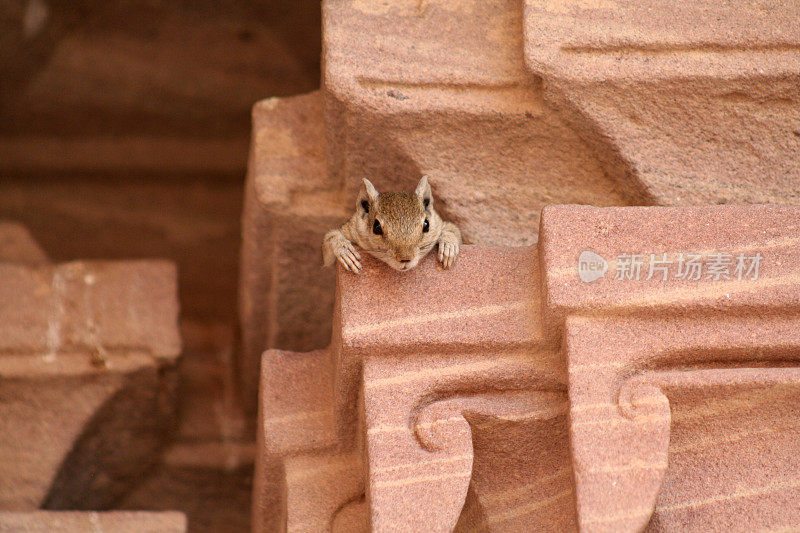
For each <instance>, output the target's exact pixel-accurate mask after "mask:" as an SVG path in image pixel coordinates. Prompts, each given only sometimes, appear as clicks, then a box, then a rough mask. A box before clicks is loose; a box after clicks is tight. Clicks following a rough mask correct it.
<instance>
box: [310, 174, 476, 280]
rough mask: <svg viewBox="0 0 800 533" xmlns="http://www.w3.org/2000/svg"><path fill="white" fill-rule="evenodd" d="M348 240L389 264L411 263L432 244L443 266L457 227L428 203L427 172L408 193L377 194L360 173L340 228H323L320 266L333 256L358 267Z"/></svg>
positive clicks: (457, 240)
mask: <svg viewBox="0 0 800 533" xmlns="http://www.w3.org/2000/svg"><path fill="white" fill-rule="evenodd" d="M354 244H356V245H358V247H359V248H361V249H362V250H364V251H366V252H367V253H370V254H372V255H373V256H374V257H377V258H378V259H380V260H381V261H383V262H384V263H386V264H387V265H389V266H390V267H392V268H394V269H395V270H410V269H412V268H414V267H415V266H417V263H419V261H420V259H422V258H423V257H425V255H426V254H427V253H428V252H430V251H431V250H432V249H433V247H434V246H436V245H437V244H438V245H439V261H440V262H441V263H442V266H444V268H450V267H451V266H453V265H454V264H455V261H456V256H457V255H458V252H459V247H460V246H461V231H460V230H459V229H458V227H456V225H455V224H453V223H451V222H445V221H443V220H442V218H441V217H440V216H439V214H438V213H437V212H436V210H435V209H434V208H433V195H432V193H431V187H430V185H428V177H427V176H423V177H422V179H421V180H419V184H418V185H417V188H416V189H415V190H414V192H413V193H406V192H390V193H383V194H379V193H378V191H377V190H375V187H374V186H373V185H372V183H370V181H369V180H368V179H366V178H364V184H363V185H362V186H361V190H360V191H359V193H358V200H357V201H356V212H355V213H354V214H353V216H352V217H350V220H348V221H347V222H346V223H345V224H344V225H343V226H342V227H341V228H339V229H332V230H331V231H329V232H328V233H326V234H325V238H324V239H323V241H322V258H323V262H324V264H325V266H331V265H332V264H333V263H334V262H335V261H336V260H337V259H338V260H339V262H340V263H341V264H342V266H343V267H344V268H346V269H347V270H350V271H351V272H355V273H356V274H358V273H359V272H361V254H359V252H358V250H357V249H356V247H355V246H354Z"/></svg>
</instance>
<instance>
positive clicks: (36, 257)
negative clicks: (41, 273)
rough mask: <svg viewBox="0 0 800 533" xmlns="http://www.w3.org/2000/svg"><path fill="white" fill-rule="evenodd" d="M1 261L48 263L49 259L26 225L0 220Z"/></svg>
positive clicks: (29, 263)
mask: <svg viewBox="0 0 800 533" xmlns="http://www.w3.org/2000/svg"><path fill="white" fill-rule="evenodd" d="M0 262H3V263H17V264H27V265H46V264H47V263H48V262H49V261H48V259H47V254H45V253H44V250H42V247H41V246H39V243H38V242H36V240H34V238H33V236H31V234H30V232H29V231H28V229H27V228H26V227H25V226H23V225H21V224H17V223H16V222H3V221H0Z"/></svg>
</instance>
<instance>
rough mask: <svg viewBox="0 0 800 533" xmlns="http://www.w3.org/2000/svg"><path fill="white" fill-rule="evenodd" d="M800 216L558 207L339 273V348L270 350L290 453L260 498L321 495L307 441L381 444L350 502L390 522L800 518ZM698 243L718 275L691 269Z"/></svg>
mask: <svg viewBox="0 0 800 533" xmlns="http://www.w3.org/2000/svg"><path fill="white" fill-rule="evenodd" d="M798 220H800V209H798V208H794V207H779V206H750V207H743V206H738V207H733V206H716V207H706V208H605V209H602V208H590V207H584V206H563V207H553V208H548V209H546V210H545V211H544V213H543V217H542V226H541V230H540V235H541V240H540V242H539V245H538V247H535V248H533V247H530V248H525V247H521V248H488V247H471V246H467V247H465V248H464V251H463V256H462V257H460V261H459V263H458V264H457V266H456V267H455V269H454V270H451V271H444V270H442V269H441V268H440V267H438V266H437V265H436V263H435V260H434V258H432V257H430V258H427V259H426V260H425V261H423V262H422V264H421V265H420V267H419V268H418V269H415V270H413V271H410V272H406V273H398V272H395V271H390V270H389V269H386V268H383V266H382V265H380V264H378V263H377V262H376V261H372V260H368V261H367V265H366V266H367V268H366V269H365V271H364V272H363V274H362V275H360V276H355V275H351V274H349V273H345V272H340V275H339V277H338V291H339V292H338V299H337V305H336V309H337V313H336V316H335V318H334V324H335V326H334V332H335V334H334V337H333V342H332V345H331V347H330V348H329V349H328V350H321V351H317V352H312V353H309V354H291V353H287V352H281V353H276V352H274V351H272V352H267V353H266V354H265V359H264V361H265V363H264V367H263V376H264V382H263V388H262V409H263V410H264V412H268V413H269V416H264V415H263V414H262V433H261V434H260V437H261V438H262V439H263V442H262V444H261V445H260V448H261V449H260V451H259V463H260V464H262V465H264V464H268V463H269V462H272V463H274V464H278V465H279V468H278V469H277V471H274V472H275V474H274V477H273V481H274V482H275V483H276V484H274V485H273V486H272V487H271V488H270V487H268V486H267V484H266V483H264V482H262V485H261V492H259V493H257V494H256V498H259V499H260V500H261V501H262V502H263V501H267V498H266V497H267V496H268V495H269V494H274V493H275V492H277V493H278V494H279V496H278V497H277V498H276V499H277V500H279V501H281V505H282V506H283V508H284V509H303V508H304V506H306V505H308V501H316V500H308V498H309V497H311V496H308V495H304V492H303V491H294V492H292V491H290V490H288V489H284V488H281V486H282V485H283V486H284V487H288V483H289V482H290V480H291V479H293V478H292V477H291V476H290V475H289V472H290V468H289V467H288V466H287V465H294V464H297V460H296V459H294V457H306V456H309V457H307V458H305V459H302V461H304V462H303V463H302V464H313V465H314V468H313V470H307V471H316V472H319V474H318V475H319V476H321V477H319V478H317V479H320V480H324V479H325V477H324V476H325V475H326V474H323V472H326V471H328V470H330V469H336V468H339V469H342V470H341V471H342V474H341V475H342V476H344V475H345V473H344V472H347V474H346V475H347V476H351V477H348V478H347V479H350V480H351V481H352V480H353V479H355V478H357V477H358V476H359V474H358V470H357V469H354V468H353V467H352V466H348V467H346V468H345V467H344V466H339V467H337V466H336V465H347V464H350V465H352V463H348V462H347V461H346V460H345V459H344V458H345V457H350V458H353V457H360V458H361V461H362V462H363V465H364V470H363V473H362V474H361V475H362V476H363V477H362V480H363V489H364V490H365V499H364V501H363V502H362V501H361V500H360V499H358V498H357V497H354V496H353V493H354V492H357V491H358V484H357V483H355V482H353V483H352V484H351V485H348V486H350V487H352V489H349V490H352V491H353V492H347V491H343V493H342V494H341V495H340V498H339V500H338V502H339V505H340V507H337V508H336V509H342V510H343V509H345V508H347V509H349V510H350V511H351V512H352V513H353V515H354V516H361V517H362V518H361V519H360V520H361V522H360V524H362V526H363V525H364V524H369V526H370V527H371V528H372V529H373V530H375V531H394V530H408V531H418V530H426V531H427V530H431V531H440V530H441V531H450V530H456V531H475V530H490V531H514V530H518V531H526V530H530V528H531V527H532V526H531V525H532V524H533V525H535V528H536V529H537V530H538V529H542V530H554V531H564V530H571V529H574V528H576V527H579V528H580V529H581V530H586V531H636V530H641V529H643V528H649V529H650V530H653V531H660V530H674V529H683V530H710V529H712V530H713V529H740V528H741V529H746V530H753V529H758V528H792V527H795V526H796V524H797V523H800V514H798V512H797V507H796V505H794V504H793V503H792V502H795V501H796V499H797V497H798V483H797V482H796V478H797V475H798V471H797V466H796V461H794V459H793V457H794V453H793V450H795V449H796V446H797V444H798V442H800V429H798V428H800V422H798V418H797V415H796V410H797V408H798V405H800V404H798V402H799V401H800V374H799V373H798V372H797V369H796V368H795V367H796V366H797V362H798V360H799V359H800V355H798V354H800V337H798V333H797V332H798V331H800V327H798V326H800V300H798V294H800V293H798V290H797V287H798V284H800V247H798V243H800V233H798V231H799V228H798V222H797V221H798ZM586 251H591V253H592V254H594V258H593V260H594V261H600V260H602V261H604V262H605V265H604V268H602V269H600V270H593V271H592V272H594V273H597V272H600V275H599V276H596V277H594V279H584V276H583V275H584V274H585V270H586V265H584V264H582V261H585V259H581V258H582V257H583V252H586ZM651 254H652V255H651ZM663 254H666V256H664V255H663ZM637 255H638V256H641V257H642V258H643V257H644V256H645V255H647V262H642V264H641V265H640V267H641V269H640V272H639V274H640V275H636V274H635V272H634V271H632V270H630V269H629V268H628V266H626V265H628V263H626V261H627V260H628V259H630V256H637ZM694 255H697V256H698V257H699V258H700V261H701V264H702V266H703V270H702V271H701V273H700V275H699V276H698V277H696V278H695V277H693V276H694V274H692V275H691V276H689V277H686V276H685V275H684V277H680V275H679V274H680V270H679V268H684V269H687V268H688V266H687V265H688V264H689V260H688V257H689V256H691V257H694ZM727 256H730V257H729V258H727V259H729V260H730V262H728V263H726V262H725V261H723V260H724V259H726V257H727ZM740 256H741V257H745V258H754V257H760V259H759V263H758V267H759V268H758V269H757V271H755V270H753V269H748V270H743V271H739V272H737V264H738V261H737V258H738V257H740ZM679 257H682V259H679ZM597 258H599V259H597ZM656 260H660V261H656ZM670 260H671V262H670ZM651 264H652V266H653V267H654V268H658V269H664V270H654V272H653V275H650V276H649V277H648V274H649V270H650V266H651ZM679 265H682V266H681V267H679ZM721 266H724V267H726V268H721ZM684 274H685V272H684ZM336 332H338V333H336ZM325 398H327V400H325ZM295 406H297V407H295ZM303 413H305V414H303ZM317 413H324V415H323V414H319V415H317ZM281 414H283V416H284V417H285V418H284V419H283V420H281V418H280V416H281ZM317 416H319V420H324V421H325V422H324V423H322V422H314V420H316V419H317V418H316V417H317ZM292 422H295V423H292ZM331 428H333V429H331ZM323 435H324V437H322V436H323ZM282 442H283V443H288V444H283V445H282V446H283V447H281V445H280V443H282ZM312 455H313V456H314V457H316V458H317V459H315V460H314V462H312V463H308V461H310V456H312ZM323 457H329V458H328V459H324V458H323ZM351 460H352V459H351ZM281 468H283V471H281ZM292 468H296V467H294V466H292ZM300 471H306V470H302V469H301V470H300ZM257 475H259V474H258V473H257ZM352 476H355V478H354V477H352ZM265 479H266V478H265ZM294 479H297V477H296V476H295V477H294ZM342 479H345V478H342ZM320 486H325V485H324V483H322V482H321V485H320ZM343 486H344V485H343ZM280 494H282V495H280ZM317 497H319V496H314V498H317ZM327 505H329V506H328V507H325V509H330V508H332V507H334V506H333V504H327ZM257 511H258V512H261V513H265V514H266V513H268V512H269V510H268V508H267V507H265V506H261V507H259V508H258V509H257ZM286 513H288V514H285V515H284V516H287V517H288V516H291V515H292V512H290V511H286ZM342 513H344V511H338V510H337V511H331V512H330V513H329V512H328V511H326V512H325V513H323V514H326V515H328V514H329V515H330V516H329V518H327V519H325V518H322V517H320V518H315V524H334V523H335V522H336V516H340V515H341V516H344V515H343V514H342ZM334 515H336V516H334ZM284 519H285V518H284ZM264 523H265V522H264V521H263V519H262V524H264ZM294 523H295V525H296V530H299V531H318V530H320V529H319V527H321V526H318V525H306V526H302V523H301V522H299V521H295V522H294ZM326 527H327V526H326ZM259 530H269V528H268V527H263V528H261V529H259Z"/></svg>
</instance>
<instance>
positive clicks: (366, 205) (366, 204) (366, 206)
mask: <svg viewBox="0 0 800 533" xmlns="http://www.w3.org/2000/svg"><path fill="white" fill-rule="evenodd" d="M361 207H362V208H363V209H364V212H365V213H369V202H368V201H366V200H361Z"/></svg>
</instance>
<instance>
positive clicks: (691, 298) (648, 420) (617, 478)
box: [540, 206, 800, 531]
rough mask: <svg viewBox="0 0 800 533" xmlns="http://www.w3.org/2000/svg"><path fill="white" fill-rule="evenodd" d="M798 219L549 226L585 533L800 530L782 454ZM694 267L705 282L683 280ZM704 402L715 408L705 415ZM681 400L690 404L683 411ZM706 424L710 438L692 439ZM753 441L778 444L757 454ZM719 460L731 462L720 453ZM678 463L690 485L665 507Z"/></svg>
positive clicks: (549, 278)
mask: <svg viewBox="0 0 800 533" xmlns="http://www.w3.org/2000/svg"><path fill="white" fill-rule="evenodd" d="M798 213H800V210H799V209H798V208H793V207H780V206H751V207H741V206H739V207H734V206H718V207H714V208H644V207H643V208H608V209H596V208H590V207H580V206H568V207H553V208H547V209H546V210H545V211H544V213H543V217H542V234H541V241H540V251H541V257H542V258H543V265H544V268H543V271H542V272H543V274H542V275H543V280H544V285H543V287H544V291H545V293H546V294H547V300H548V307H549V309H548V311H549V313H550V315H551V319H552V325H553V326H552V327H553V329H554V330H561V331H563V335H564V344H563V351H564V355H565V357H566V362H567V370H568V373H569V381H568V383H569V388H568V390H569V401H570V443H571V447H572V456H573V468H574V473H575V487H576V494H577V505H578V511H579V512H578V519H579V524H580V527H581V530H585V531H620V530H626V531H635V530H640V529H642V528H644V527H645V526H647V525H648V524H650V526H651V527H653V528H655V529H671V528H675V527H678V528H682V529H687V528H688V529H696V530H701V529H708V528H711V529H714V528H719V527H722V526H723V525H724V524H726V523H728V522H729V521H730V523H736V528H742V529H745V530H752V529H758V528H762V527H773V528H774V527H778V526H781V527H789V526H793V525H796V524H797V523H798V521H800V513H798V512H797V508H796V506H791V505H790V506H786V505H785V504H784V503H782V502H785V501H786V499H787V498H789V499H796V498H797V494H798V492H797V491H798V489H797V484H796V482H795V481H794V479H795V477H796V476H797V474H798V471H797V468H796V466H794V465H793V464H791V462H790V461H788V460H787V458H786V456H785V454H783V453H781V452H780V451H777V450H775V451H773V450H772V449H771V447H772V446H777V447H778V448H781V447H786V446H793V445H794V443H795V442H796V440H797V439H798V435H797V434H796V433H797V432H796V431H786V430H785V429H784V428H785V427H786V426H787V425H788V426H792V425H796V424H797V420H796V416H794V415H792V414H791V412H792V410H793V409H794V408H795V407H794V406H796V405H797V401H798V398H800V388H798V386H800V383H799V382H798V377H800V374H798V372H797V369H796V368H794V367H795V366H796V365H797V362H798V361H800V337H799V336H798V332H800V328H799V327H798V326H800V299H798V295H800V292H798V286H799V285H800V246H798V244H800V233H798V223H797V221H798ZM587 250H591V251H592V253H594V254H595V255H596V256H597V257H601V258H608V263H609V270H608V273H607V274H606V275H604V276H601V277H600V278H598V279H596V280H594V281H591V282H586V281H585V280H582V279H581V277H580V276H579V275H578V273H579V271H578V268H577V267H578V261H579V258H580V257H581V255H582V254H583V253H585V252H586V251H587ZM690 256H696V257H697V258H698V263H697V264H699V265H701V266H702V268H703V270H701V271H698V272H697V275H696V276H695V275H693V274H690V275H688V276H681V275H680V274H681V272H680V271H681V267H683V268H684V269H686V268H687V265H688V264H689V262H688V257H690ZM631 257H638V258H639V260H641V261H642V265H641V273H640V274H641V275H639V274H638V273H635V272H633V271H632V270H631V269H629V268H628V267H630V266H631V265H632V264H634V263H632V262H631V261H630V259H631ZM755 258H758V269H757V271H756V270H751V269H750V265H752V264H753V260H754V259H755ZM740 259H744V260H746V262H747V264H748V268H747V270H746V271H745V270H744V269H742V270H738V267H739V266H740ZM634 261H636V260H635V259H634ZM656 269H658V270H656ZM611 272H614V274H613V275H612V274H611ZM687 272H688V271H687ZM696 395H702V397H703V398H705V400H706V401H705V405H703V403H701V402H699V401H697V400H695V401H692V400H693V396H696ZM673 398H675V399H681V400H683V404H682V405H680V407H677V408H674V407H672V405H671V403H672V400H673ZM687 399H688V400H689V401H688V402H687V401H686V400H687ZM765 402H766V403H772V402H775V403H778V402H781V403H783V407H781V408H778V407H777V405H776V406H775V407H776V408H777V409H766V410H765V411H766V412H765V416H764V417H763V418H762V419H761V420H759V421H758V422H757V423H756V424H755V425H754V427H751V428H748V429H745V430H744V431H741V429H744V428H742V426H739V425H738V424H736V423H731V422H735V421H732V420H726V418H729V417H731V416H735V415H734V413H733V412H732V411H735V410H737V409H738V410H741V412H742V416H743V417H751V416H752V415H751V414H749V413H750V412H752V411H754V410H756V411H757V410H760V409H759V407H758V406H760V405H763V404H764V403H765ZM726 404H727V405H726ZM703 416H704V417H705V419H706V421H707V424H706V425H702V424H697V423H695V424H691V423H688V421H689V420H691V419H692V418H694V419H695V420H697V419H699V418H701V417H703ZM673 417H675V418H676V419H677V420H680V421H682V422H683V423H684V425H683V426H682V427H681V429H683V430H684V431H685V430H686V429H687V425H688V427H689V428H691V429H692V430H693V431H692V434H691V438H690V439H688V441H689V442H690V443H691V444H688V445H687V444H686V440H684V439H679V440H678V442H677V443H676V442H675V440H674V439H673V438H672V437H671V428H672V419H673ZM745 427H746V426H745ZM737 430H739V431H737ZM754 431H755V432H756V433H759V432H766V435H769V436H768V437H766V439H768V440H769V441H771V442H769V443H767V442H764V438H757V439H753V438H752V436H751V435H752V432H754ZM770 433H775V435H770ZM778 433H779V434H780V435H777V434H778ZM679 435H680V436H681V437H683V435H681V434H679ZM684 438H685V437H684ZM681 441H683V442H681ZM759 441H761V442H759ZM715 444H720V445H725V446H726V448H727V454H725V455H722V456H721V455H718V454H717V453H714V452H715V451H716V450H715V449H714V448H713V447H714V446H715ZM686 455H694V457H693V458H691V459H687V457H686ZM699 458H706V460H707V461H708V462H709V464H710V465H712V466H710V467H707V469H706V473H705V476H703V477H699V476H698V473H697V472H693V471H692V470H696V469H698V468H699V466H695V467H691V466H689V467H688V469H687V470H683V468H686V467H687V466H688V465H691V464H694V465H699V464H702V463H700V461H699V460H698V459H699ZM673 462H674V463H676V464H677V465H678V466H680V467H681V468H682V470H680V472H685V473H686V475H687V478H686V479H685V480H682V481H678V482H677V483H680V485H679V487H680V488H679V490H674V488H673V490H670V491H665V492H664V491H662V485H663V484H664V480H665V474H666V472H667V471H668V470H669V469H671V468H672V465H673ZM745 465H746V466H745ZM676 481H677V480H676ZM709 514H711V515H713V516H714V518H713V519H712V518H710V517H708V516H707V515H709Z"/></svg>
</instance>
